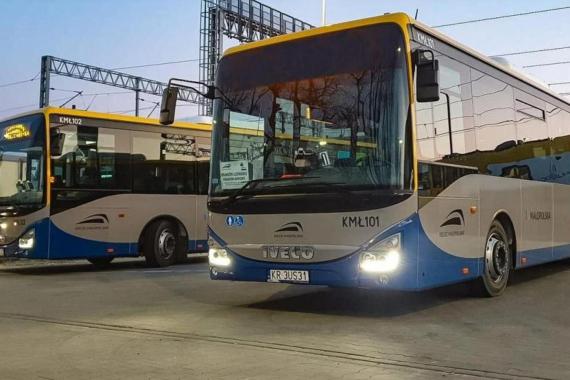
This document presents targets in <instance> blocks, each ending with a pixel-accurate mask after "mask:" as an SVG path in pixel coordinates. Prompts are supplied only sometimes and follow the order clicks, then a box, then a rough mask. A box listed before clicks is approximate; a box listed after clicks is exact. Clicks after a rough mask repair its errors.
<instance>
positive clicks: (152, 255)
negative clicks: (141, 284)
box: [138, 215, 188, 267]
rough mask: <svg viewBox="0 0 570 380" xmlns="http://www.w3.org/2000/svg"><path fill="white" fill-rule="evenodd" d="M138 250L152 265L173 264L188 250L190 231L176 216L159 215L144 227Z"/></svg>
mask: <svg viewBox="0 0 570 380" xmlns="http://www.w3.org/2000/svg"><path fill="white" fill-rule="evenodd" d="M172 239H174V241H173V240H172ZM173 244H174V246H173ZM138 251H139V252H140V253H141V254H142V255H143V256H145V259H146V261H147V263H148V264H149V265H150V266H160V267H164V266H169V265H172V264H174V263H176V262H178V261H181V260H182V259H183V258H184V257H185V255H186V253H187V251H188V231H187V230H186V227H185V226H184V224H183V223H182V222H181V221H180V220H179V219H178V218H176V217H174V216H171V215H161V216H157V217H155V218H153V219H152V220H150V221H149V222H147V224H146V225H145V226H144V228H143V229H142V232H141V233H140V235H139V240H138ZM170 251H172V252H170Z"/></svg>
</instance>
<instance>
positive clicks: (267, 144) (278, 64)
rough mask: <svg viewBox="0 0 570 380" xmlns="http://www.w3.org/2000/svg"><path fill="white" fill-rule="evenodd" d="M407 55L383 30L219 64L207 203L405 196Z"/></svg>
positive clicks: (389, 28)
mask: <svg viewBox="0 0 570 380" xmlns="http://www.w3.org/2000/svg"><path fill="white" fill-rule="evenodd" d="M405 51H406V48H405V44H404V40H403V35H402V33H401V31H400V29H399V28H398V27H397V26H396V25H392V24H383V25H382V24H381V25H374V26H368V27H364V28H359V29H354V30H347V31H340V32H335V33H329V34H325V35H321V36H316V37H312V38H306V39H300V40H295V41H289V42H285V43H282V44H276V45H271V46H266V47H262V48H257V49H252V50H251V51H247V52H244V53H239V54H233V55H228V56H226V57H225V58H223V59H222V61H221V62H220V66H219V71H218V77H217V78H218V79H217V87H218V88H219V90H220V91H219V93H220V98H221V99H218V100H217V101H216V103H215V107H214V108H215V110H214V134H213V139H214V140H213V144H212V145H213V146H212V149H213V151H212V177H211V189H210V195H211V196H212V198H216V197H218V198H220V199H221V198H223V197H229V198H231V199H232V200H236V199H238V198H239V196H241V195H243V196H244V198H254V197H256V196H257V195H261V194H263V195H269V194H271V195H274V196H279V195H288V194H297V195H300V194H306V193H327V194H329V193H334V194H338V195H339V196H342V197H346V196H351V194H355V193H357V192H360V191H366V192H384V193H386V192H391V193H394V192H395V191H404V190H409V189H410V181H411V180H410V178H411V158H410V147H411V145H412V144H411V143H410V141H408V140H409V138H410V137H409V129H410V128H409V127H408V117H409V94H408V79H407V66H406V53H405ZM296 198H298V196H296Z"/></svg>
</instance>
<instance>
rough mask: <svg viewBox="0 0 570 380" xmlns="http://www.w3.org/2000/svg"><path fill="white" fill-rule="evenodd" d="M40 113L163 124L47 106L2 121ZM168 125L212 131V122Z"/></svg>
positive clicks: (145, 119) (179, 122) (144, 119)
mask: <svg viewBox="0 0 570 380" xmlns="http://www.w3.org/2000/svg"><path fill="white" fill-rule="evenodd" d="M38 113H44V114H58V115H67V116H77V117H86V118H91V119H102V120H112V121H124V122H129V123H135V124H146V125H152V126H162V125H161V124H160V123H159V121H158V119H149V118H145V117H137V116H126V115H116V114H111V113H104V112H93V111H83V110H78V109H70V108H58V107H46V108H42V109H37V110H34V111H29V112H25V113H21V114H18V115H14V116H11V117H8V118H3V119H2V120H0V121H5V120H9V119H14V118H17V117H22V116H26V115H33V114H38ZM168 127H169V128H185V129H195V130H200V131H206V132H210V131H211V130H212V125H211V124H207V123H189V122H182V121H176V122H174V123H173V124H172V125H170V126H168Z"/></svg>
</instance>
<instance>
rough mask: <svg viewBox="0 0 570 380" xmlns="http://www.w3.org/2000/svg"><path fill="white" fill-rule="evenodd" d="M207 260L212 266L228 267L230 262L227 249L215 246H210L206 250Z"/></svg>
mask: <svg viewBox="0 0 570 380" xmlns="http://www.w3.org/2000/svg"><path fill="white" fill-rule="evenodd" d="M208 261H209V262H210V266H213V267H228V266H230V264H231V263H232V260H231V259H230V256H229V255H228V251H226V250H225V249H223V248H216V247H212V248H210V250H209V251H208Z"/></svg>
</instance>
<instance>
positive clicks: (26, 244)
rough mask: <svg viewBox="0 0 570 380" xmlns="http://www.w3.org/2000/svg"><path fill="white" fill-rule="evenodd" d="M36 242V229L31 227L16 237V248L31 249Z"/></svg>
mask: <svg viewBox="0 0 570 380" xmlns="http://www.w3.org/2000/svg"><path fill="white" fill-rule="evenodd" d="M35 242H36V230H35V229H33V228H32V229H31V230H29V231H28V232H26V233H25V234H23V235H22V237H20V239H18V248H20V249H32V248H34V244H35Z"/></svg>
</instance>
